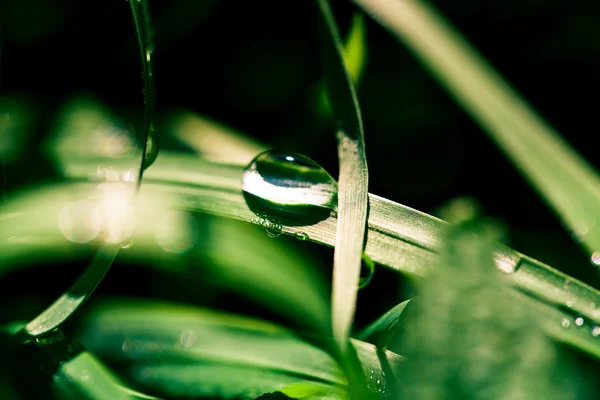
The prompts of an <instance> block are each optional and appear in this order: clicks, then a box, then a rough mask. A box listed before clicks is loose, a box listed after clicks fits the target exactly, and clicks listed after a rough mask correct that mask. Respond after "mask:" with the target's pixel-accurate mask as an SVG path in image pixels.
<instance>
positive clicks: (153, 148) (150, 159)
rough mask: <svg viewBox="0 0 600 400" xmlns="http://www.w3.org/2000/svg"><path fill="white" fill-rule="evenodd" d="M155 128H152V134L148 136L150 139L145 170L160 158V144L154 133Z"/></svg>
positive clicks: (147, 145)
mask: <svg viewBox="0 0 600 400" xmlns="http://www.w3.org/2000/svg"><path fill="white" fill-rule="evenodd" d="M153 130H154V127H151V128H150V131H151V133H150V134H149V135H148V139H147V140H146V154H145V155H144V169H146V168H148V167H149V166H151V165H152V164H153V163H154V161H155V160H156V157H157V156H158V142H157V141H156V138H155V136H154V134H153V133H152V131H153Z"/></svg>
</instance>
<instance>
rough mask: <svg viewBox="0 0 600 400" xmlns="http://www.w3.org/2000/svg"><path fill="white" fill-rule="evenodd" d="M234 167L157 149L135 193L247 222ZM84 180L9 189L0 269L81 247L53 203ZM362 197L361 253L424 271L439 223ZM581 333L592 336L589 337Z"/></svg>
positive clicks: (589, 317) (525, 272) (311, 233)
mask: <svg viewBox="0 0 600 400" xmlns="http://www.w3.org/2000/svg"><path fill="white" fill-rule="evenodd" d="M88 169H89V168H88V166H87V165H82V166H78V165H77V164H73V165H71V168H70V170H71V172H72V175H71V176H70V178H72V179H73V178H75V179H77V178H80V177H86V173H87V171H88ZM242 173H243V168H241V167H240V166H231V165H225V164H218V163H211V162H206V161H203V160H202V159H199V158H198V157H194V156H189V155H183V154H169V153H166V152H163V153H162V155H161V157H160V158H159V159H158V160H157V162H156V164H154V165H153V166H152V168H150V169H149V170H148V173H147V176H146V178H145V184H144V186H143V188H142V193H143V194H144V193H145V195H146V196H148V197H150V198H162V197H163V196H169V197H168V198H169V200H168V204H169V206H172V207H175V208H183V209H187V210H191V211H196V212H202V213H208V214H212V215H216V216H221V217H226V218H233V219H237V220H241V221H245V222H248V223H251V222H252V221H253V219H254V214H253V213H252V212H251V211H250V210H249V209H248V206H247V205H246V203H245V200H244V198H243V195H242V189H241V185H242V184H241V177H242ZM78 174H79V175H78ZM88 186H90V184H89V183H81V182H78V181H77V180H75V181H70V182H67V183H64V184H61V185H56V186H47V187H36V188H35V189H34V190H33V191H25V192H24V193H21V194H15V196H14V198H13V201H10V202H8V203H7V204H5V205H2V206H0V239H1V240H0V259H1V260H2V262H0V274H4V273H6V272H7V271H9V270H11V269H14V268H22V267H23V266H26V265H27V264H24V263H23V262H24V261H25V260H26V259H27V258H28V257H32V256H34V255H36V254H38V253H39V249H40V246H43V248H44V250H51V251H52V253H51V254H52V255H53V257H73V256H76V255H77V254H81V253H80V252H78V249H79V248H80V247H81V246H79V247H77V248H75V247H74V246H72V245H66V244H67V242H66V240H65V239H64V237H63V236H62V234H61V232H60V231H59V230H58V227H57V225H56V223H55V221H56V218H57V215H58V212H59V210H60V207H61V206H60V205H61V204H63V203H64V202H66V201H68V199H69V194H70V193H72V192H73V191H74V190H79V188H81V187H88ZM49 199H52V201H50V200H49ZM369 201H370V213H369V229H368V235H367V245H366V249H365V252H366V253H367V254H368V255H369V256H370V257H371V258H372V259H373V260H374V261H376V262H377V263H378V264H380V265H382V266H386V267H389V268H391V269H393V270H395V271H397V272H399V273H403V274H405V275H407V276H409V277H415V278H420V277H424V276H426V275H428V274H429V273H430V272H431V271H432V266H433V265H434V263H435V262H436V261H435V260H436V259H437V257H438V255H437V253H438V252H439V251H440V248H441V245H442V244H443V229H444V226H445V224H444V223H443V221H440V220H439V219H437V218H435V217H432V216H430V215H427V214H424V213H421V212H419V211H416V210H414V209H411V208H408V207H406V206H403V205H401V204H398V203H394V202H392V201H389V200H386V199H382V198H381V197H378V196H375V195H370V200H369ZM40 221H44V223H45V225H43V224H40ZM336 225H337V220H336V218H335V217H330V218H329V219H327V220H325V221H321V222H319V223H317V224H315V225H311V226H306V227H293V226H286V227H284V229H283V233H285V234H289V235H297V234H298V233H299V232H304V233H306V234H307V235H308V239H307V240H309V241H312V242H315V243H320V244H323V245H326V246H333V244H334V242H335V234H336ZM32 227H33V228H32ZM136 240H137V239H136ZM140 245H142V243H140ZM44 254H45V253H44ZM15 261H17V264H15ZM495 263H496V267H497V268H499V269H500V270H501V271H503V272H505V273H506V274H507V275H505V278H506V279H507V280H508V281H509V282H510V284H511V285H513V286H514V287H515V288H516V289H517V290H520V291H523V292H526V293H528V294H529V295H531V296H533V297H534V298H535V299H536V301H537V303H538V304H544V305H545V306H546V307H552V308H554V309H556V310H558V311H557V312H560V313H561V314H562V315H564V318H571V319H572V317H573V315H572V314H575V315H576V314H579V315H581V316H582V317H583V318H585V320H586V321H589V322H590V323H600V307H599V306H598V305H600V293H599V292H598V290H596V289H594V288H592V287H590V286H588V285H586V284H584V283H582V282H580V281H578V280H576V279H573V278H571V277H569V276H568V275H566V274H564V273H562V272H559V271H557V270H555V269H553V268H551V267H549V266H547V265H545V264H543V263H541V262H539V261H537V260H534V259H532V258H530V257H527V256H525V255H523V254H520V253H518V252H515V251H513V250H511V249H508V248H505V247H500V248H499V249H498V250H497V252H496V253H495ZM565 305H567V307H568V309H565ZM551 334H552V335H553V336H556V337H557V338H559V339H560V340H565V341H567V342H569V341H570V340H571V339H570V338H572V337H573V335H576V331H575V330H572V329H571V330H568V329H562V330H559V331H556V332H554V333H551ZM586 338H587V339H586V340H592V339H594V338H592V337H591V336H590V335H587V336H586ZM577 340H579V339H577ZM599 345H600V342H598V341H594V342H593V343H592V342H590V343H589V346H592V347H598V346H599Z"/></svg>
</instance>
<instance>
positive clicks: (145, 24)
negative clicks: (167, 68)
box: [129, 0, 157, 185]
mask: <svg viewBox="0 0 600 400" xmlns="http://www.w3.org/2000/svg"><path fill="white" fill-rule="evenodd" d="M129 5H130V7H131V16H132V17H133V24H134V27H135V32H136V37H137V42H138V48H139V51H140V60H141V66H142V77H143V83H144V126H143V134H142V135H141V136H139V137H140V147H141V148H142V154H143V155H145V154H146V151H147V147H148V144H149V143H148V141H149V140H148V139H150V140H155V138H154V137H153V132H152V131H153V129H154V128H153V121H154V112H155V101H156V100H155V95H154V91H155V88H154V72H153V69H152V59H153V57H154V45H153V41H152V30H151V27H150V13H149V11H148V0H137V1H129ZM153 143H154V144H153V145H154V146H156V145H157V144H156V141H154V142H153ZM152 161H153V160H152V159H151V160H150V162H152ZM149 166H150V165H149V163H148V162H147V161H146V157H145V156H144V157H142V164H141V165H140V173H139V177H138V185H141V183H142V176H143V174H144V170H145V169H146V168H147V167H149Z"/></svg>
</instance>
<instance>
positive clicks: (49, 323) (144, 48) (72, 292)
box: [15, 0, 156, 341]
mask: <svg viewBox="0 0 600 400" xmlns="http://www.w3.org/2000/svg"><path fill="white" fill-rule="evenodd" d="M129 4H130V5H131V12H132V16H133V21H134V25H135V28H136V33H137V37H138V42H139V47H140V52H141V59H142V71H143V76H144V93H145V99H144V100H145V117H144V130H143V135H142V138H143V139H142V140H141V143H140V145H141V148H142V152H141V155H142V156H141V161H140V168H139V174H138V180H137V189H139V187H140V185H141V181H142V176H143V173H144V170H145V168H147V167H148V166H149V164H148V163H147V162H148V160H150V159H149V158H148V157H147V156H146V152H147V150H148V149H147V147H148V138H149V136H148V135H149V132H150V130H151V126H152V118H153V115H154V85H153V78H152V69H151V65H152V64H151V57H152V51H153V48H152V42H151V36H150V25H149V24H150V22H149V14H148V8H147V2H146V0H140V1H130V2H129ZM153 151H154V152H156V142H154V149H153ZM155 157H156V153H154V154H153V158H152V159H151V161H154V158H155ZM120 247H121V246H120V244H106V245H104V246H103V247H102V248H100V249H99V250H98V252H97V253H96V255H95V256H94V258H93V260H92V262H91V263H90V265H89V266H88V268H87V270H86V271H85V273H84V274H83V275H82V276H81V277H80V278H79V279H78V280H77V281H76V282H75V283H74V284H73V285H72V286H71V287H70V288H69V290H67V291H66V292H65V293H64V294H63V295H62V296H61V297H59V298H58V299H57V300H56V301H55V302H54V303H53V304H52V305H50V306H49V307H48V308H47V309H46V310H44V311H43V312H42V313H41V314H39V315H38V316H37V317H36V318H34V319H33V320H32V321H31V322H30V323H28V324H27V325H26V326H25V328H24V330H23V331H22V332H20V333H19V334H17V335H16V337H15V339H16V340H19V341H20V340H28V339H31V338H34V337H37V336H41V335H44V334H45V333H47V332H50V331H52V330H53V329H55V328H56V327H58V326H59V325H60V324H62V323H63V322H64V321H65V320H66V319H67V318H69V316H71V315H72V314H73V313H74V312H75V311H76V310H77V309H78V308H79V307H80V306H81V305H82V304H83V303H84V302H85V301H86V300H87V299H88V297H89V296H91V294H92V293H93V292H94V290H95V289H96V287H97V286H98V284H99V283H100V282H101V281H102V279H103V278H104V275H105V274H106V272H107V271H108V269H109V268H110V266H111V265H112V262H113V261H114V259H115V257H116V255H117V253H118V251H119V249H120Z"/></svg>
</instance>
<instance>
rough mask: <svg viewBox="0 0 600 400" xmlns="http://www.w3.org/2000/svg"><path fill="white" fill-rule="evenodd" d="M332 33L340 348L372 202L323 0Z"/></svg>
mask: <svg viewBox="0 0 600 400" xmlns="http://www.w3.org/2000/svg"><path fill="white" fill-rule="evenodd" d="M318 3H319V8H320V10H321V16H322V18H323V21H324V22H325V25H326V28H327V31H328V32H329V34H328V35H327V38H326V39H324V64H325V83H326V86H327V92H328V97H329V100H330V101H331V107H332V114H333V118H334V119H335V121H336V122H335V126H336V138H337V141H338V155H339V160H340V177H339V180H338V185H339V189H338V210H337V212H338V224H337V233H336V240H335V243H336V245H335V250H334V256H333V269H334V270H333V293H332V308H333V309H332V325H333V334H334V337H335V338H336V340H337V341H338V343H339V344H340V346H341V348H342V349H344V348H345V347H346V343H347V340H348V337H349V334H350V329H351V326H352V320H353V318H354V311H355V308H356V295H357V292H358V286H359V279H360V264H361V259H362V254H363V247H364V241H365V229H366V221H367V204H368V191H367V186H368V170H367V160H366V156H365V143H364V137H363V127H362V120H361V116H360V110H359V107H358V100H357V97H356V93H355V91H354V85H353V83H352V79H351V78H350V76H349V75H348V71H347V70H346V67H345V64H344V57H343V50H342V42H341V39H340V35H339V32H338V28H337V25H336V23H335V19H334V16H333V13H332V11H331V8H330V6H329V2H328V1H327V0H319V2H318Z"/></svg>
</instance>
